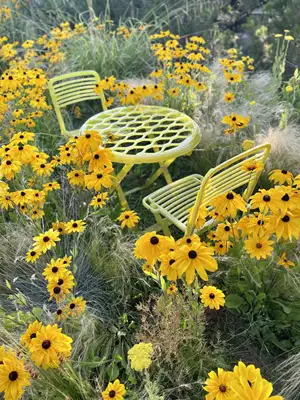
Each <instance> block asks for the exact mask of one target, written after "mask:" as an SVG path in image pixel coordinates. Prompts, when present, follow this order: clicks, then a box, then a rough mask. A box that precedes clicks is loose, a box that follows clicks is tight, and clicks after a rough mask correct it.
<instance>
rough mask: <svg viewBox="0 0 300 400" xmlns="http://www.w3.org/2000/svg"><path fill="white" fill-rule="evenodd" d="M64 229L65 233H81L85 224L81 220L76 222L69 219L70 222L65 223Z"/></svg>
mask: <svg viewBox="0 0 300 400" xmlns="http://www.w3.org/2000/svg"><path fill="white" fill-rule="evenodd" d="M65 229H66V232H67V233H74V232H83V231H84V230H85V222H84V221H82V219H78V220H76V221H74V220H73V219H71V221H69V222H66V223H65Z"/></svg>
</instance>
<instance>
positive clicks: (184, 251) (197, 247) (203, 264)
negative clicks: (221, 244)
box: [174, 243, 218, 285]
mask: <svg viewBox="0 0 300 400" xmlns="http://www.w3.org/2000/svg"><path fill="white" fill-rule="evenodd" d="M213 254H214V249H213V247H210V246H206V245H205V244H204V243H194V244H193V245H192V246H187V245H183V246H181V247H180V248H179V249H178V250H176V251H175V259H176V261H175V263H174V268H175V267H176V268H177V270H178V277H179V278H181V277H182V275H183V274H185V279H186V282H187V284H188V285H190V284H191V283H192V282H193V281H194V279H195V272H196V271H197V273H198V275H199V276H200V278H201V279H203V280H204V281H207V280H208V276H207V273H206V270H207V271H210V272H214V271H216V270H217V269H218V264H217V261H216V259H215V258H214V257H213Z"/></svg>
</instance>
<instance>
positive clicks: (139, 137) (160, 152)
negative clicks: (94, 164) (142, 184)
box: [80, 105, 201, 164]
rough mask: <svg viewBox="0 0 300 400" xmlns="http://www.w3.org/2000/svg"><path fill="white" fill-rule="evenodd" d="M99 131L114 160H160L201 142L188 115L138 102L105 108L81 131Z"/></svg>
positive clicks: (198, 131) (128, 161)
mask: <svg viewBox="0 0 300 400" xmlns="http://www.w3.org/2000/svg"><path fill="white" fill-rule="evenodd" d="M86 130H96V131H98V132H100V133H101V135H102V137H103V142H104V143H105V145H106V147H108V148H110V149H111V150H112V161H113V162H118V163H122V164H143V163H157V162H162V161H167V160H170V159H174V158H177V157H179V156H182V155H184V154H187V153H189V152H190V151H191V150H193V149H194V148H195V147H196V146H197V144H198V143H199V141H200V138H201V135H200V130H199V127H198V125H197V124H196V123H195V121H193V120H192V119H191V118H190V117H189V116H187V115H186V114H183V113H181V112H179V111H177V110H172V109H170V108H166V107H158V106H147V105H138V106H130V107H119V108H113V109H111V110H107V111H103V112H101V113H100V114H96V115H94V116H93V117H91V118H90V119H88V120H87V121H86V123H85V124H84V125H83V126H82V127H81V129H80V133H81V134H83V132H85V131H86Z"/></svg>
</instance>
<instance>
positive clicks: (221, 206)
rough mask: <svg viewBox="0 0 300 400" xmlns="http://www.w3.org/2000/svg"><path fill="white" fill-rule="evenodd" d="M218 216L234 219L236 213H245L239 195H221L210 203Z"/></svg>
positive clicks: (232, 193)
mask: <svg viewBox="0 0 300 400" xmlns="http://www.w3.org/2000/svg"><path fill="white" fill-rule="evenodd" d="M211 205H212V206H214V207H215V209H216V211H217V213H218V214H221V215H224V216H229V217H232V218H234V217H235V216H236V214H237V211H238V210H240V211H243V212H245V211H246V210H247V209H246V202H245V200H244V199H243V198H242V196H241V195H239V194H236V193H234V192H228V193H225V194H222V195H220V196H218V197H216V198H215V199H213V200H212V201H211Z"/></svg>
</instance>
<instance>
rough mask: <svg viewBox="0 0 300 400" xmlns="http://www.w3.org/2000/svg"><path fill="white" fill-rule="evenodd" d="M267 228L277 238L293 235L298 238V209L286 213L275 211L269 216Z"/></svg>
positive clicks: (299, 225)
mask: <svg viewBox="0 0 300 400" xmlns="http://www.w3.org/2000/svg"><path fill="white" fill-rule="evenodd" d="M269 230H270V232H272V233H275V234H276V237H277V239H280V238H283V239H289V240H290V241H292V239H293V237H294V238H295V239H299V236H300V214H299V211H293V212H289V211H287V212H286V214H284V215H283V214H281V213H280V212H279V213H276V214H274V215H272V216H271V217H270V225H269Z"/></svg>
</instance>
